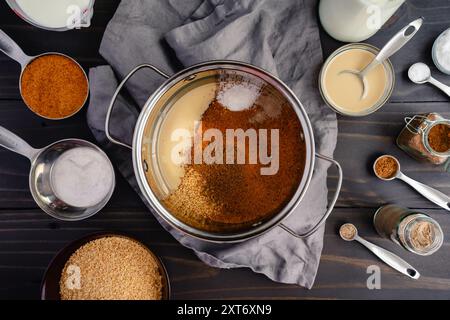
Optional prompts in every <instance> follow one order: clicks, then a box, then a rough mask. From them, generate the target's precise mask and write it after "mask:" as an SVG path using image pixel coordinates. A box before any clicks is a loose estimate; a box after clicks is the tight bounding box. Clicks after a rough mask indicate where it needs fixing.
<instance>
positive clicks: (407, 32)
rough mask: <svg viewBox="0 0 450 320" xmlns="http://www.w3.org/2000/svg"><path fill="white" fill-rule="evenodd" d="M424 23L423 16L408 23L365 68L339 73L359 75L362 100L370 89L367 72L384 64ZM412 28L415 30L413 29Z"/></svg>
mask: <svg viewBox="0 0 450 320" xmlns="http://www.w3.org/2000/svg"><path fill="white" fill-rule="evenodd" d="M422 24H423V18H419V19H417V20H415V21H413V22H411V23H410V24H408V25H407V26H406V27H404V28H403V29H402V30H400V31H399V32H398V33H397V34H396V35H395V36H394V37H393V38H392V39H391V40H389V42H388V43H387V44H386V45H385V46H384V47H383V49H381V51H380V52H379V53H378V55H377V56H376V57H375V58H374V59H373V61H372V62H371V63H369V64H368V65H367V66H366V67H365V68H364V69H363V70H361V71H358V70H344V71H341V72H340V73H339V74H346V73H348V74H353V75H355V76H357V77H358V78H359V79H360V80H361V82H362V84H363V93H362V95H361V98H360V99H361V100H362V99H365V98H366V97H367V93H368V91H369V83H368V82H367V78H366V76H367V74H368V73H369V72H370V71H372V70H373V69H374V68H375V67H377V66H378V65H380V64H382V63H383V62H384V61H386V60H387V59H389V57H391V56H392V55H394V54H395V53H396V52H397V51H399V50H400V49H401V48H402V47H403V46H404V45H405V44H407V43H408V42H409V40H411V39H412V38H413V37H414V36H415V34H416V33H417V31H419V29H420V27H421V26H422ZM411 28H412V29H413V30H411Z"/></svg>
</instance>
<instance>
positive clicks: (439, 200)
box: [373, 155, 450, 211]
mask: <svg viewBox="0 0 450 320" xmlns="http://www.w3.org/2000/svg"><path fill="white" fill-rule="evenodd" d="M385 157H389V158H391V159H393V160H394V161H395V162H396V163H397V172H395V174H393V175H392V176H391V177H389V178H384V177H381V176H380V175H379V174H378V173H377V170H376V164H377V162H378V161H379V160H381V159H382V158H385ZM373 171H374V172H375V175H376V176H377V177H378V178H379V179H381V180H384V181H392V180H394V179H400V180H402V181H403V182H406V183H407V184H409V185H410V186H411V187H412V188H414V189H415V190H416V191H417V192H419V193H420V194H421V195H422V196H424V197H425V198H427V199H428V200H430V201H431V202H433V203H435V204H437V205H438V206H440V207H442V208H444V209H445V210H447V211H450V197H448V196H447V195H445V194H443V193H442V192H440V191H438V190H436V189H433V188H432V187H429V186H427V185H425V184H423V183H421V182H418V181H416V180H414V179H411V178H410V177H408V176H406V175H405V174H404V173H403V172H401V170H400V162H399V161H398V160H397V158H395V157H394V156H391V155H384V156H381V157H379V158H378V159H377V160H375V162H374V164H373Z"/></svg>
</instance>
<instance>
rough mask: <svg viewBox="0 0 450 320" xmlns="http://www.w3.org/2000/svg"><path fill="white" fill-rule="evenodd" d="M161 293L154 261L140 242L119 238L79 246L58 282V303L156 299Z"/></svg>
mask: <svg viewBox="0 0 450 320" xmlns="http://www.w3.org/2000/svg"><path fill="white" fill-rule="evenodd" d="M75 269H76V270H78V271H74V270H75ZM77 276H79V279H76V278H75V277H77ZM162 290H163V282H162V277H161V270H160V268H159V264H158V263H157V260H156V258H155V257H154V256H153V255H152V254H151V253H150V252H149V250H148V249H147V248H145V247H144V246H143V245H141V244H140V243H138V242H136V241H134V240H131V239H129V238H125V237H119V236H112V237H103V238H100V239H97V240H93V241H91V242H88V243H87V244H85V245H83V246H82V247H80V248H79V249H78V250H77V251H75V253H74V254H72V256H71V257H70V258H69V260H68V261H67V262H66V264H65V266H64V269H63V271H62V274H61V279H60V296H61V299H62V300H160V299H161V298H162Z"/></svg>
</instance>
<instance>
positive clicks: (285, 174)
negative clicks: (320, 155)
mask: <svg viewBox="0 0 450 320" xmlns="http://www.w3.org/2000/svg"><path fill="white" fill-rule="evenodd" d="M259 100H260V101H264V99H263V98H261V99H259ZM269 107H270V106H267V105H261V104H258V102H256V103H255V104H254V105H253V106H252V107H251V108H248V109H242V110H239V111H233V110H230V109H229V108H226V107H224V106H223V105H222V104H221V103H219V102H218V101H216V100H214V101H213V102H212V103H211V104H210V106H209V107H208V108H207V109H206V111H205V112H204V113H203V115H202V119H201V123H202V128H201V130H202V131H203V132H205V131H207V130H208V129H217V130H219V131H220V132H221V133H222V134H223V135H224V136H225V135H226V131H227V129H242V130H244V131H246V130H248V129H255V130H256V131H258V130H259V129H267V130H271V129H278V130H279V146H278V147H279V169H278V172H277V173H276V174H273V175H262V174H261V168H262V167H264V166H263V165H262V164H261V162H260V161H258V162H257V163H256V164H251V163H250V161H249V152H248V151H249V144H247V145H246V156H247V159H246V160H247V161H245V164H237V162H234V164H226V163H225V162H224V164H217V163H214V164H209V165H208V164H205V163H201V164H195V163H193V164H187V165H185V173H184V176H183V177H182V179H181V183H180V185H179V187H178V188H177V189H176V190H175V191H174V192H172V193H171V194H170V195H169V197H168V198H166V199H165V200H164V203H165V206H166V208H167V209H168V210H169V211H171V213H172V214H174V215H175V216H177V217H178V218H179V219H180V220H182V221H183V222H185V223H187V224H189V225H191V226H194V227H196V228H199V229H202V230H206V231H211V232H231V231H236V230H241V229H245V228H249V227H251V226H252V225H254V224H255V223H259V222H262V221H266V220H267V219H269V218H271V217H273V216H274V215H276V214H277V213H279V212H280V210H282V209H283V208H284V206H285V205H286V204H287V203H288V202H289V201H290V199H291V198H292V196H293V195H294V193H295V192H296V190H297V188H298V187H299V184H300V181H301V179H302V176H303V170H304V166H305V155H306V152H305V148H306V147H305V142H304V139H303V136H302V128H301V125H300V121H299V120H298V117H297V115H296V113H295V111H294V110H293V109H292V107H291V106H290V105H289V104H288V103H284V104H282V103H280V105H278V106H271V108H269ZM274 108H276V109H277V110H278V111H279V112H270V113H268V112H267V110H272V109H274ZM272 111H273V110H272ZM270 143H271V141H270V140H269V146H268V150H271V147H270ZM208 145H209V143H206V142H203V149H205V148H206V147H208ZM234 148H235V151H236V148H237V145H236V144H235V145H234ZM193 149H194V147H192V150H191V152H192V154H193V153H194V150H193ZM226 149H227V144H226V143H224V145H223V153H224V154H225V153H226V151H227V150H226ZM234 154H235V155H236V154H237V152H235V153H234Z"/></svg>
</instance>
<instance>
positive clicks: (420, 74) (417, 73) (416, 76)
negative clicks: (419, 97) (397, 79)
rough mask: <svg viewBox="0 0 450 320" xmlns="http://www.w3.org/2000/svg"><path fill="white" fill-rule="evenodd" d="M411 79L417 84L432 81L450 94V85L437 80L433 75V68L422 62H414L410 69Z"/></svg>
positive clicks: (409, 75)
mask: <svg viewBox="0 0 450 320" xmlns="http://www.w3.org/2000/svg"><path fill="white" fill-rule="evenodd" d="M408 77H409V79H410V80H411V81H412V82H414V83H417V84H424V83H427V82H428V83H430V84H432V85H433V86H435V87H437V88H438V89H440V90H442V91H443V92H444V93H445V94H446V95H448V96H450V87H449V86H447V85H445V84H443V83H442V82H440V81H439V80H436V79H435V78H433V77H432V76H431V70H430V67H429V66H428V65H426V64H425V63H422V62H418V63H415V64H413V65H412V66H411V67H410V68H409V70H408Z"/></svg>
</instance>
